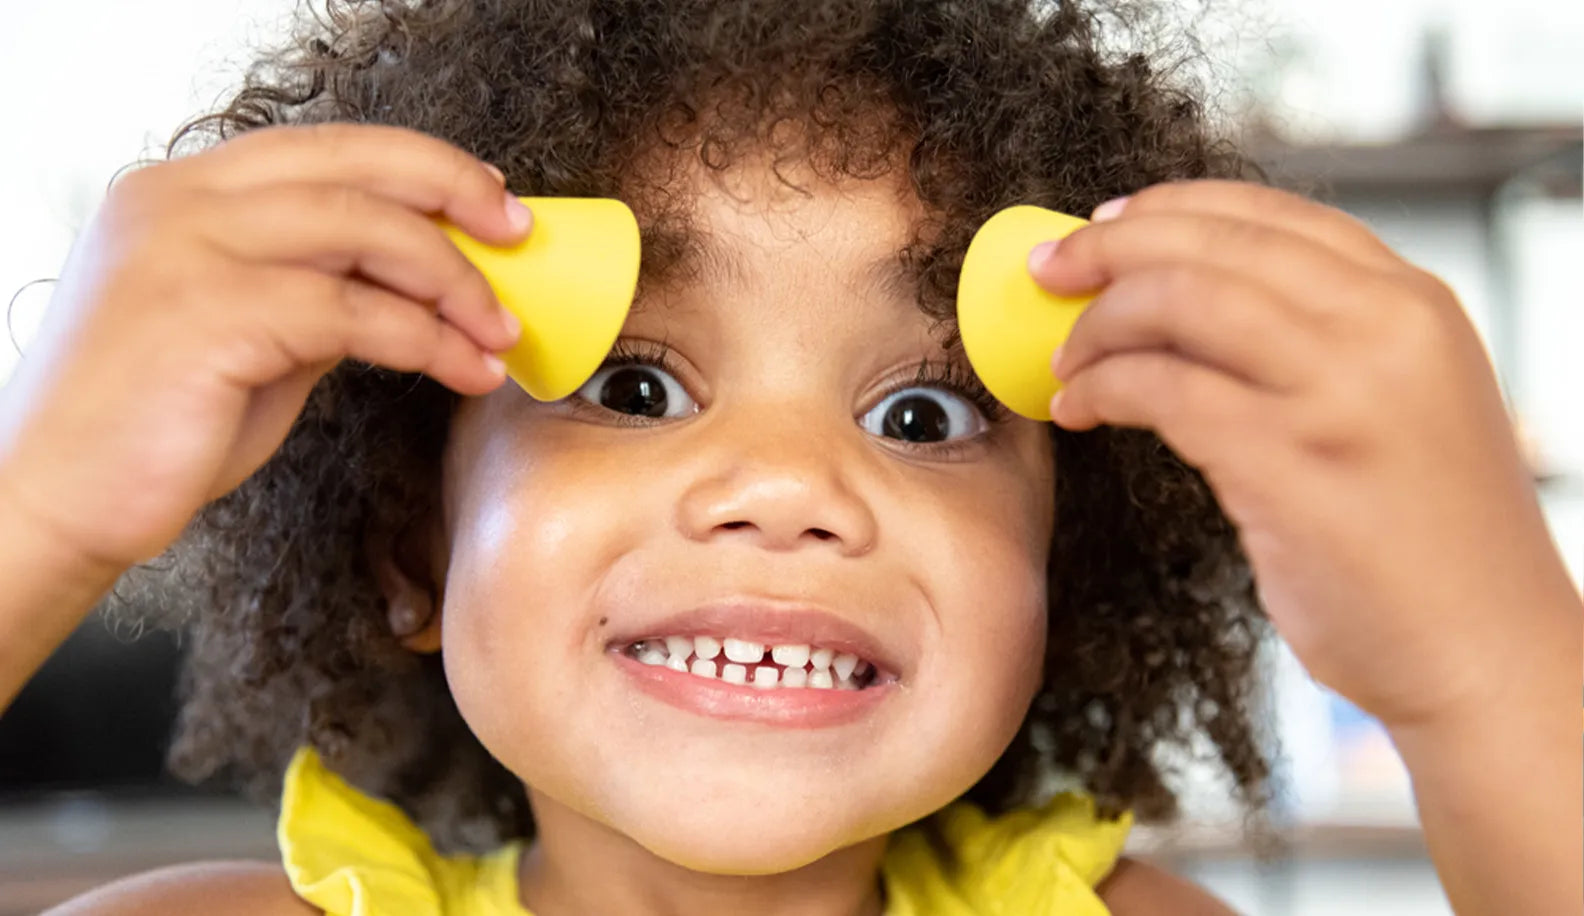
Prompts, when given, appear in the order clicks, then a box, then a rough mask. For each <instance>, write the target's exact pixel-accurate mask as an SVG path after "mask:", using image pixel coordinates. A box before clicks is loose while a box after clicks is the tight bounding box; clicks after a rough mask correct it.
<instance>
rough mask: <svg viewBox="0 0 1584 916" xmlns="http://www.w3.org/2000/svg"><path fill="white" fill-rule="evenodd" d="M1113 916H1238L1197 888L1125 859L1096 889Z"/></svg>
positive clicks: (1137, 862) (1119, 862) (1154, 868)
mask: <svg viewBox="0 0 1584 916" xmlns="http://www.w3.org/2000/svg"><path fill="white" fill-rule="evenodd" d="M1095 892H1096V893H1097V894H1099V895H1100V899H1101V901H1102V902H1104V903H1105V905H1106V909H1107V910H1110V911H1111V914H1112V916H1156V914H1161V913H1171V914H1173V916H1237V911H1236V910H1234V909H1232V908H1231V907H1228V906H1227V905H1226V904H1225V903H1223V902H1222V901H1220V900H1218V899H1217V898H1216V897H1215V896H1214V895H1213V894H1211V893H1210V892H1209V891H1207V890H1205V889H1204V888H1202V887H1200V886H1199V885H1197V884H1195V883H1193V882H1192V881H1189V880H1187V879H1186V878H1181V877H1178V876H1177V875H1174V874H1172V873H1171V872H1169V871H1166V870H1164V869H1161V868H1157V867H1156V866H1154V865H1151V864H1149V863H1148V862H1142V861H1140V860H1138V859H1130V858H1128V857H1126V856H1123V857H1122V858H1120V859H1118V860H1117V863H1116V865H1115V867H1113V868H1112V869H1111V873H1110V874H1108V875H1106V876H1105V878H1104V879H1103V880H1102V881H1101V882H1100V883H1099V885H1097V886H1096V887H1095Z"/></svg>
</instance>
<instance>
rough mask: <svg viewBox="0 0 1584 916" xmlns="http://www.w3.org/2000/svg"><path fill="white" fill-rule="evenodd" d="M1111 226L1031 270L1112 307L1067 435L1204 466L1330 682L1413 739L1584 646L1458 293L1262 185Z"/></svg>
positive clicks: (1129, 212)
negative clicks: (1169, 451)
mask: <svg viewBox="0 0 1584 916" xmlns="http://www.w3.org/2000/svg"><path fill="white" fill-rule="evenodd" d="M1109 215H1111V214H1107V213H1104V212H1102V211H1101V210H1097V211H1096V220H1097V222H1096V223H1094V224H1092V225H1089V226H1085V227H1084V228H1082V229H1079V230H1078V231H1077V232H1075V233H1073V234H1072V235H1070V236H1068V237H1067V238H1065V239H1064V240H1063V241H1062V242H1061V244H1060V245H1059V247H1058V249H1057V251H1056V253H1055V255H1054V257H1053V258H1052V259H1051V260H1049V261H1047V262H1043V263H1042V262H1040V259H1039V257H1038V256H1037V255H1036V256H1035V257H1034V258H1031V266H1032V270H1033V274H1034V276H1035V278H1036V280H1037V281H1038V282H1039V283H1040V284H1041V285H1042V286H1044V287H1045V288H1047V289H1049V290H1051V291H1052V292H1056V293H1062V294H1067V295H1072V294H1075V293H1079V292H1084V291H1091V290H1095V289H1099V288H1101V287H1105V288H1104V290H1103V291H1102V292H1101V293H1100V294H1099V295H1098V296H1097V297H1096V298H1095V300H1094V301H1093V302H1092V303H1091V305H1090V307H1089V308H1088V309H1087V310H1086V311H1085V312H1084V314H1083V315H1082V317H1080V318H1079V320H1078V322H1077V324H1076V325H1075V326H1074V328H1073V332H1072V335H1071V336H1070V337H1069V339H1068V341H1067V343H1066V345H1065V346H1064V347H1063V348H1062V349H1060V350H1058V351H1057V353H1056V356H1055V358H1054V360H1053V363H1052V371H1053V372H1054V373H1055V375H1056V377H1057V378H1059V379H1062V380H1064V381H1065V382H1066V385H1065V388H1064V389H1063V390H1062V391H1061V392H1060V393H1059V394H1058V395H1057V397H1056V400H1055V401H1053V405H1052V416H1053V418H1054V420H1055V422H1057V423H1058V424H1059V425H1061V426H1063V427H1066V428H1068V429H1074V430H1084V429H1089V428H1091V427H1094V426H1096V425H1098V424H1101V423H1104V424H1110V425H1116V426H1141V427H1149V428H1151V429H1153V430H1155V431H1156V432H1157V434H1159V435H1160V436H1161V438H1162V439H1163V440H1164V441H1165V442H1166V443H1167V444H1168V445H1170V446H1171V447H1172V448H1173V450H1175V451H1176V452H1177V454H1178V455H1180V456H1181V457H1182V458H1183V459H1184V460H1185V461H1187V462H1189V463H1190V464H1192V465H1194V466H1195V467H1197V468H1198V469H1199V470H1200V471H1201V472H1202V473H1203V474H1204V475H1205V477H1206V479H1207V480H1208V481H1209V483H1210V485H1211V486H1212V487H1213V488H1214V490H1215V492H1216V495H1217V497H1218V498H1219V500H1220V502H1221V505H1222V508H1223V509H1224V510H1225V511H1226V512H1227V514H1228V516H1229V517H1230V518H1231V519H1232V520H1233V521H1234V522H1235V523H1236V524H1237V526H1238V528H1239V530H1240V534H1241V538H1242V543H1243V546H1244V549H1245V551H1246V552H1247V554H1248V556H1249V559H1250V562H1251V563H1252V565H1253V567H1254V573H1255V577H1256V581H1257V583H1258V588H1259V593H1260V595H1261V598H1262V602H1263V604H1264V606H1265V608H1266V610H1267V611H1268V613H1269V614H1270V616H1271V618H1272V620H1273V621H1274V622H1275V624H1276V626H1277V628H1278V630H1279V631H1280V632H1281V634H1282V635H1283V636H1284V637H1285V638H1286V640H1287V641H1288V643H1289V644H1290V645H1291V646H1292V648H1293V650H1294V652H1295V653H1296V654H1297V656H1298V657H1299V659H1300V660H1302V662H1303V663H1304V665H1305V666H1306V667H1307V668H1308V670H1309V672H1310V673H1311V674H1312V675H1313V676H1314V677H1316V678H1317V679H1318V680H1320V681H1322V682H1323V683H1325V684H1327V685H1328V686H1330V687H1331V688H1332V689H1334V690H1336V691H1337V692H1339V693H1341V694H1342V695H1344V696H1346V697H1348V698H1349V699H1350V700H1352V701H1353V702H1355V703H1357V704H1358V705H1359V706H1361V707H1362V708H1364V709H1365V710H1367V711H1368V712H1370V713H1372V714H1373V715H1375V716H1376V717H1378V718H1379V719H1381V720H1382V721H1383V722H1384V723H1385V724H1386V725H1387V726H1388V727H1391V726H1393V725H1402V724H1412V723H1423V722H1427V721H1431V720H1436V719H1441V718H1445V717H1448V716H1459V715H1463V714H1466V713H1470V711H1471V710H1480V709H1482V704H1483V703H1485V702H1486V700H1487V699H1488V697H1490V696H1491V695H1493V694H1495V693H1499V692H1501V691H1500V690H1493V689H1492V688H1496V687H1502V686H1510V685H1504V684H1503V683H1502V681H1503V680H1504V679H1510V678H1519V677H1522V676H1523V674H1524V672H1525V670H1526V666H1527V665H1529V664H1531V662H1533V661H1535V660H1537V659H1536V656H1537V653H1538V654H1547V653H1554V652H1557V651H1566V650H1565V649H1562V648H1559V647H1558V646H1557V644H1556V642H1555V641H1556V640H1562V641H1563V643H1564V645H1565V644H1566V643H1567V641H1569V640H1571V642H1572V644H1573V645H1574V647H1575V649H1576V646H1577V639H1578V629H1577V627H1578V616H1577V614H1576V610H1577V607H1578V605H1577V603H1576V602H1577V595H1576V593H1575V592H1574V591H1573V588H1572V584H1571V582H1570V581H1569V580H1568V578H1567V574H1566V571H1565V569H1564V568H1563V566H1562V564H1561V561H1560V559H1559V557H1558V554H1557V551H1556V548H1555V546H1554V544H1553V542H1552V541H1551V539H1550V534H1549V532H1548V530H1547V528H1546V526H1545V522H1544V519H1543V517H1542V515H1541V513H1540V510H1539V505H1538V502H1537V500H1536V498H1535V494H1534V491H1533V488H1532V485H1531V482H1530V477H1529V472H1528V469H1527V468H1526V467H1525V464H1524V461H1523V459H1522V458H1521V456H1520V451H1519V447H1518V444H1517V442H1516V439H1515V436H1514V433H1513V429H1512V426H1511V424H1510V422H1509V419H1508V414H1507V411H1506V408H1505V406H1504V404H1503V401H1502V398H1501V394H1500V391H1499V389H1498V386H1497V382H1496V379H1495V376H1494V373H1493V371H1492V368H1491V365H1490V362H1489V360H1488V358H1487V357H1486V354H1485V350H1484V348H1483V345H1482V344H1481V342H1480V340H1479V338H1478V336H1477V334H1476V332H1475V330H1474V328H1473V326H1472V325H1471V324H1470V322H1469V321H1468V319H1467V317H1466V316H1465V314H1464V312H1463V309H1462V307H1461V306H1460V304H1459V303H1458V300H1457V298H1456V297H1455V296H1454V295H1453V293H1452V291H1451V290H1450V289H1448V288H1447V286H1446V285H1445V284H1444V283H1443V282H1441V281H1440V280H1439V279H1437V278H1436V277H1434V276H1432V275H1431V274H1429V273H1427V272H1425V271H1424V270H1421V269H1419V268H1417V267H1415V266H1414V265H1412V264H1409V263H1408V262H1406V261H1404V260H1403V259H1402V258H1401V257H1399V256H1398V255H1397V254H1396V253H1395V252H1393V251H1392V250H1391V249H1390V248H1388V247H1387V246H1386V245H1385V244H1384V243H1382V242H1381V241H1380V240H1379V239H1377V238H1376V237H1375V236H1374V235H1373V234H1371V232H1370V231H1369V230H1368V229H1366V228H1365V226H1364V225H1363V224H1362V223H1361V222H1359V221H1358V220H1356V219H1354V218H1353V217H1351V216H1349V215H1347V214H1345V213H1343V212H1341V211H1339V210H1336V209H1333V208H1329V207H1325V206H1322V205H1320V204H1317V203H1314V202H1312V201H1309V200H1306V199H1304V198H1302V197H1298V196H1296V195H1293V194H1289V193H1286V192H1283V191H1278V190H1275V189H1272V188H1267V187H1263V186H1259V185H1253V184H1246V183H1241V182H1232V181H1188V182H1176V183H1170V184H1162V185H1156V186H1153V187H1150V188H1148V189H1146V190H1143V191H1141V192H1139V193H1137V194H1135V195H1133V196H1131V197H1129V198H1127V199H1126V203H1125V208H1124V209H1123V210H1122V212H1121V215H1120V216H1119V217H1115V218H1112V219H1109V220H1105V221H1101V220H1104V218H1105V217H1106V216H1109ZM1547 670H1550V669H1549V667H1548V669H1547ZM1483 709H1484V710H1485V711H1487V712H1488V711H1489V710H1490V706H1489V705H1488V704H1486V705H1484V706H1483Z"/></svg>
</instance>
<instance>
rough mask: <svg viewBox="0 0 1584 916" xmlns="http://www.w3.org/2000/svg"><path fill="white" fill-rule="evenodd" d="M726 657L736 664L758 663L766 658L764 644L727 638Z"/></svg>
mask: <svg viewBox="0 0 1584 916" xmlns="http://www.w3.org/2000/svg"><path fill="white" fill-rule="evenodd" d="M726 657H727V658H729V659H731V660H732V661H734V662H757V661H759V660H760V659H762V658H764V643H762V642H749V641H748V640H746V639H733V638H731V637H730V636H728V637H726Z"/></svg>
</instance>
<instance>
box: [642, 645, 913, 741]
mask: <svg viewBox="0 0 1584 916" xmlns="http://www.w3.org/2000/svg"><path fill="white" fill-rule="evenodd" d="M611 657H612V658H614V659H615V660H616V664H617V665H618V666H619V667H621V669H622V670H623V671H625V672H626V673H627V674H628V676H630V677H631V678H632V679H633V680H634V681H636V682H637V684H638V688H639V689H640V690H642V691H643V692H645V693H647V694H649V695H650V696H652V697H654V698H655V699H657V700H660V701H662V702H665V703H669V704H670V705H672V706H675V707H676V708H678V709H682V710H686V711H687V712H691V713H695V714H697V715H701V716H709V717H711V718H715V719H727V720H732V721H739V722H757V723H759V724H762V725H774V726H778V727H780V728H829V727H831V726H835V725H844V724H846V723H848V722H853V721H855V720H857V719H860V718H862V717H863V716H865V715H866V714H868V713H869V712H870V711H871V710H873V709H874V708H875V706H877V705H878V704H879V703H880V702H881V701H883V700H884V699H885V698H886V697H888V696H890V695H891V692H892V689H893V688H894V686H895V684H894V683H885V684H874V685H871V686H869V687H865V688H863V689H862V690H840V689H829V690H824V689H820V688H817V687H774V688H761V687H753V686H743V685H739V684H728V683H726V682H725V681H722V680H719V679H711V678H703V677H699V676H698V675H696V674H683V673H682V672H680V671H673V670H672V669H670V668H667V667H665V666H664V665H646V664H644V663H643V662H640V661H638V660H637V659H636V658H633V657H631V656H629V655H624V654H622V653H620V652H613V653H611Z"/></svg>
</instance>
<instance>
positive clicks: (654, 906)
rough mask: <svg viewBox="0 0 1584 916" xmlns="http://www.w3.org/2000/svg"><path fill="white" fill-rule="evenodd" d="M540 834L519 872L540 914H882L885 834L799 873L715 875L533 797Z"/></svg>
mask: <svg viewBox="0 0 1584 916" xmlns="http://www.w3.org/2000/svg"><path fill="white" fill-rule="evenodd" d="M533 808H534V820H535V823H536V825H537V827H538V837H537V839H536V840H535V841H534V843H533V844H532V845H531V846H530V847H529V848H528V849H527V851H526V852H524V854H523V858H522V862H521V864H520V866H519V868H518V872H517V876H518V882H519V884H520V886H521V899H522V903H523V905H524V906H525V907H527V908H528V909H529V911H531V912H532V913H533V914H534V916H566V914H573V913H622V914H624V916H626V914H631V916H694V914H699V913H752V914H754V916H881V913H882V911H883V909H884V906H883V902H882V899H881V894H880V882H879V874H880V860H881V857H882V856H883V855H884V853H885V847H886V837H884V836H881V837H876V838H874V839H872V840H868V841H865V842H863V843H860V844H858V845H856V846H850V847H848V848H846V849H841V850H838V851H836V852H834V853H831V854H830V855H828V856H826V857H825V858H823V859H820V860H819V861H817V862H813V863H810V864H809V865H805V866H804V867H802V868H799V869H797V870H795V871H790V872H783V873H781V874H774V875H751V876H738V875H710V874H704V873H702V872H696V871H691V870H689V869H686V868H682V867H681V866H678V865H675V864H673V863H671V862H667V861H666V860H664V859H662V858H660V857H659V856H656V855H655V854H654V853H651V852H650V851H648V850H647V849H644V848H643V847H642V846H639V845H638V844H637V843H635V842H633V841H632V840H631V839H629V838H627V837H625V836H623V835H622V834H620V833H618V832H616V831H614V830H612V829H610V828H609V827H607V826H605V825H604V824H600V823H597V822H595V821H592V820H590V819H588V818H586V817H584V816H583V815H581V814H578V813H577V812H575V811H573V810H571V809H569V808H566V807H564V806H562V805H559V804H557V803H555V802H554V801H551V800H549V799H546V798H545V797H544V796H543V795H541V794H538V793H533Z"/></svg>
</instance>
